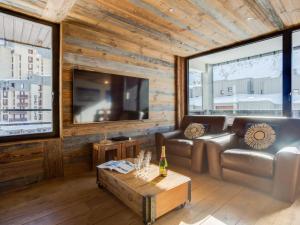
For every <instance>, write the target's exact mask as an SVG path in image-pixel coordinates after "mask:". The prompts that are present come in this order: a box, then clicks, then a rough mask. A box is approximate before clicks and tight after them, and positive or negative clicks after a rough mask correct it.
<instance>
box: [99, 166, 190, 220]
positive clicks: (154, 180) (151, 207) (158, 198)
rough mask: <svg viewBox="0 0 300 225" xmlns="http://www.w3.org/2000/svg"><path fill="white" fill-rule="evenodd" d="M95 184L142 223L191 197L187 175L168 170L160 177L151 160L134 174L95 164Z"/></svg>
mask: <svg viewBox="0 0 300 225" xmlns="http://www.w3.org/2000/svg"><path fill="white" fill-rule="evenodd" d="M97 184H98V186H99V187H100V188H105V189H107V190H109V191H110V192H111V193H112V194H114V195H115V196H116V197H117V198H119V199H120V200H121V201H122V202H123V203H124V204H126V205H127V206H128V207H129V208H131V209H132V210H133V211H134V212H136V213H137V214H138V215H140V216H141V217H142V218H143V221H144V223H145V224H151V223H153V222H154V221H155V219H157V218H158V217H160V216H162V215H164V214H166V213H167V212H169V211H171V210H172V209H175V208H177V207H183V206H184V205H185V203H186V202H187V201H191V179H190V178H189V177H186V176H184V175H181V174H179V173H176V172H174V171H171V170H168V176H167V177H160V176H159V168H158V166H157V165H154V164H151V166H150V169H149V172H148V173H147V176H146V175H145V176H143V177H142V176H139V177H137V176H136V171H133V172H131V173H128V174H120V173H117V172H114V171H110V170H104V169H99V168H97Z"/></svg>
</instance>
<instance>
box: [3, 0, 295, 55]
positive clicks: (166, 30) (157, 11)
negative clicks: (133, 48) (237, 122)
mask: <svg viewBox="0 0 300 225" xmlns="http://www.w3.org/2000/svg"><path fill="white" fill-rule="evenodd" d="M0 6H4V7H7V8H10V9H14V10H18V11H21V12H23V13H27V14H31V15H33V16H36V17H39V18H44V19H48V20H51V21H56V22H61V21H63V20H64V19H65V20H68V21H76V22H79V23H82V24H85V25H87V26H90V27H91V26H92V27H95V28H97V29H100V30H101V32H110V33H111V34H113V36H114V37H121V39H123V40H127V41H128V42H134V43H136V44H137V45H138V46H147V48H149V49H151V50H155V51H157V52H159V53H166V54H169V55H179V56H188V55H193V54H195V53H199V52H203V51H207V50H210V49H213V48H217V47H221V46H225V45H229V44H233V43H235V42H239V41H242V40H245V39H249V38H252V37H255V36H259V35H262V34H265V33H269V32H273V31H276V30H281V29H284V28H287V27H290V26H293V25H296V24H299V23H300V13H299V11H300V3H299V1H298V0H184V1H183V0H122V1H120V0H37V1H27V0H14V1H12V0H3V1H1V3H0ZM115 44H116V43H115Z"/></svg>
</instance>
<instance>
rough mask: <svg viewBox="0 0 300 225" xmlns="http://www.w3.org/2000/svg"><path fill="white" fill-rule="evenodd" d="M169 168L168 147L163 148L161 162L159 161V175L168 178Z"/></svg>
mask: <svg viewBox="0 0 300 225" xmlns="http://www.w3.org/2000/svg"><path fill="white" fill-rule="evenodd" d="M167 167H168V162H167V158H166V147H165V146H162V147H161V155H160V160H159V175H160V176H162V177H166V176H167Z"/></svg>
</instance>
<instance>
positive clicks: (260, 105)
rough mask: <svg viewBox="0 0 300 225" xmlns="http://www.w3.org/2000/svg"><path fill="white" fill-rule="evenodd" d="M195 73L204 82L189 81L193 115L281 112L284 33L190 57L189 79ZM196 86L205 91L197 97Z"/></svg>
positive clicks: (259, 114) (238, 114)
mask: <svg viewBox="0 0 300 225" xmlns="http://www.w3.org/2000/svg"><path fill="white" fill-rule="evenodd" d="M194 74H201V76H202V83H201V84H202V85H201V87H194V86H193V85H191V82H189V98H188V99H189V113H190V114H208V115H211V114H222V115H228V116H232V117H234V116H248V115H249V116H250V115H258V116H281V115H282V37H281V36H279V37H276V38H272V39H267V40H264V41H260V42H255V43H252V44H248V45H245V46H242V47H237V48H233V49H230V50H226V51H223V52H217V53H214V54H210V55H205V56H202V57H198V58H194V59H191V60H190V61H189V81H190V79H191V78H190V77H193V76H195V75H194ZM192 80H193V79H192ZM195 88H198V89H201V90H202V96H201V97H198V98H197V99H196V98H194V95H191V90H192V89H195ZM195 105H201V107H199V108H195V107H194V106H195ZM191 109H194V110H191Z"/></svg>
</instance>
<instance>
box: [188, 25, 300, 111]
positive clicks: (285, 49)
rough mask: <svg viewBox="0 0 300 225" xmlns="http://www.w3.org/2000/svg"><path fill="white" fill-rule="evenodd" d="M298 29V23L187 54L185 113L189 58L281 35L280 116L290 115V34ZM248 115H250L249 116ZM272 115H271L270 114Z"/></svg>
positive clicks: (299, 26) (291, 41)
mask: <svg viewBox="0 0 300 225" xmlns="http://www.w3.org/2000/svg"><path fill="white" fill-rule="evenodd" d="M297 30H300V25H298V26H294V27H291V28H288V29H285V30H281V31H275V32H272V33H268V34H264V35H260V36H258V37H254V38H250V39H247V40H244V41H240V42H237V43H234V44H230V45H226V46H223V47H218V48H215V49H212V50H208V51H205V52H201V53H197V54H194V55H191V56H187V57H186V58H185V60H186V69H185V77H186V80H187V82H186V85H185V88H186V90H187V91H186V97H185V109H186V112H185V113H186V114H187V115H190V113H189V91H188V90H189V87H188V85H189V82H188V81H189V61H190V60H191V59H195V58H198V57H202V56H206V55H210V54H214V53H219V52H222V51H226V50H230V49H234V48H238V47H242V46H245V45H248V44H253V43H255V42H259V41H264V40H268V39H271V38H276V37H278V36H282V117H292V114H293V112H292V96H291V93H292V50H293V46H292V44H293V40H292V34H293V32H294V31H297ZM249 117H250V116H249ZM270 117H272V116H270Z"/></svg>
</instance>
